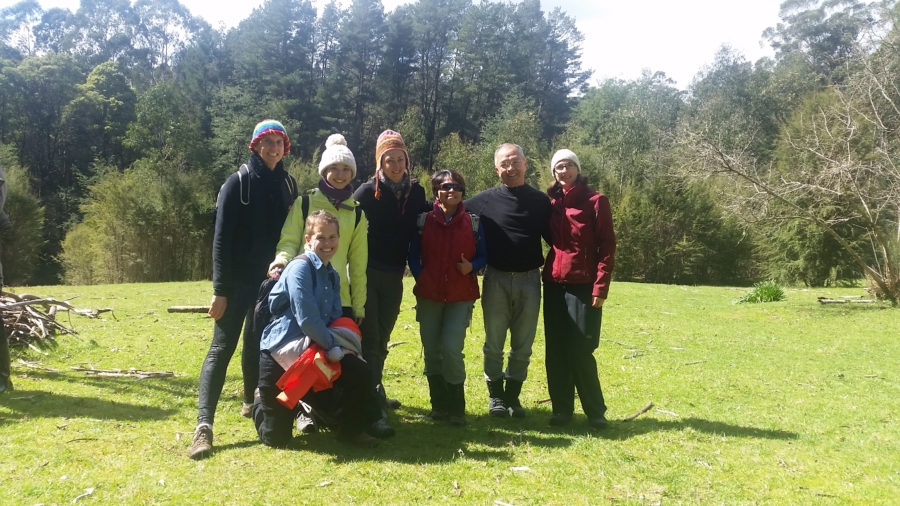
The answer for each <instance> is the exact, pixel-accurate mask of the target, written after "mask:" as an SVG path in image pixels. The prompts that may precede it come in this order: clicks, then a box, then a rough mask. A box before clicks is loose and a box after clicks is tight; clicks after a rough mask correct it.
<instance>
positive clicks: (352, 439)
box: [338, 432, 379, 448]
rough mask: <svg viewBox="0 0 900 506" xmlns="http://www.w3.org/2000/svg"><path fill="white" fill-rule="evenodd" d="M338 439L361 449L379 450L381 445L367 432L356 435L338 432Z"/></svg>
mask: <svg viewBox="0 0 900 506" xmlns="http://www.w3.org/2000/svg"><path fill="white" fill-rule="evenodd" d="M338 439H339V440H341V441H343V442H345V443H350V444H352V445H353V446H358V447H360V448H377V447H378V444H379V441H378V440H377V439H375V438H374V437H372V436H370V435H368V434H366V433H365V432H359V433H356V434H346V433H343V432H338Z"/></svg>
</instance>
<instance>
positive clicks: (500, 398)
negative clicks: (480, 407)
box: [487, 378, 509, 418]
mask: <svg viewBox="0 0 900 506" xmlns="http://www.w3.org/2000/svg"><path fill="white" fill-rule="evenodd" d="M487 387H488V396H489V397H490V399H489V401H488V413H490V415H491V416H496V417H497V418H505V417H506V415H508V414H509V413H507V412H506V404H504V398H505V396H506V394H505V393H504V392H503V378H501V379H498V380H494V381H488V382H487Z"/></svg>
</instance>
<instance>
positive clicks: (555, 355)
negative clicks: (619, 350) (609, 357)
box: [544, 281, 606, 418]
mask: <svg viewBox="0 0 900 506" xmlns="http://www.w3.org/2000/svg"><path fill="white" fill-rule="evenodd" d="M592 289H593V286H592V285H590V284H577V285H566V284H560V283H552V282H546V281H545V282H544V333H545V339H546V343H545V349H546V366H547V388H548V390H549V392H550V400H551V401H552V403H553V413H554V414H558V415H571V414H572V412H573V411H574V410H575V390H576V389H577V390H578V397H579V399H581V407H582V408H583V409H584V414H585V415H587V416H588V418H597V417H600V416H603V415H604V414H605V413H606V403H605V401H604V400H603V390H602V389H601V388H600V379H599V378H598V376H597V362H596V360H594V353H593V352H594V350H596V349H597V345H598V344H599V342H600V324H601V320H602V316H603V311H602V309H603V308H595V307H592V306H591V302H592V300H591V299H592Z"/></svg>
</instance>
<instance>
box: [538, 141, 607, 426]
mask: <svg viewBox="0 0 900 506" xmlns="http://www.w3.org/2000/svg"><path fill="white" fill-rule="evenodd" d="M550 171H551V173H552V174H553V179H554V180H555V182H554V183H553V185H552V186H550V188H549V189H548V190H547V193H548V194H549V195H550V199H551V203H552V211H551V215H550V237H551V239H552V244H553V246H552V247H551V248H550V251H549V253H547V260H546V263H545V264H544V269H543V273H542V277H543V280H544V335H545V343H546V344H545V350H546V361H545V364H546V367H547V390H548V391H549V393H550V401H551V402H552V406H553V416H551V417H550V425H557V426H560V425H566V424H568V423H569V422H570V421H571V420H572V413H573V411H574V410H575V390H578V398H579V399H580V400H581V408H582V409H583V410H584V414H585V415H587V418H588V425H589V426H590V427H591V428H593V429H603V428H605V427H606V425H607V422H606V402H605V401H604V399H603V391H602V390H601V388H600V379H599V378H598V377H597V362H596V361H595V360H594V350H596V349H597V345H598V344H599V341H600V322H601V318H602V316H603V303H604V302H605V301H606V297H607V295H608V293H609V282H610V276H611V274H612V269H613V264H614V263H615V254H616V235H615V233H614V232H613V220H612V212H611V210H610V206H609V199H608V198H606V195H603V194H602V193H597V192H595V191H594V190H592V189H591V188H590V187H588V184H587V180H586V178H585V177H584V176H583V175H582V174H581V162H580V161H579V160H578V156H577V155H575V153H573V152H572V151H570V150H568V149H561V150H559V151H557V152H556V154H554V155H553V159H552V161H551V162H550Z"/></svg>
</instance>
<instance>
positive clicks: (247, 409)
mask: <svg viewBox="0 0 900 506" xmlns="http://www.w3.org/2000/svg"><path fill="white" fill-rule="evenodd" d="M256 399H259V388H257V389H255V390H254V391H253V402H256ZM253 402H251V403H250V404H247V403H246V402H242V403H241V416H243V417H244V418H252V417H253Z"/></svg>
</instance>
